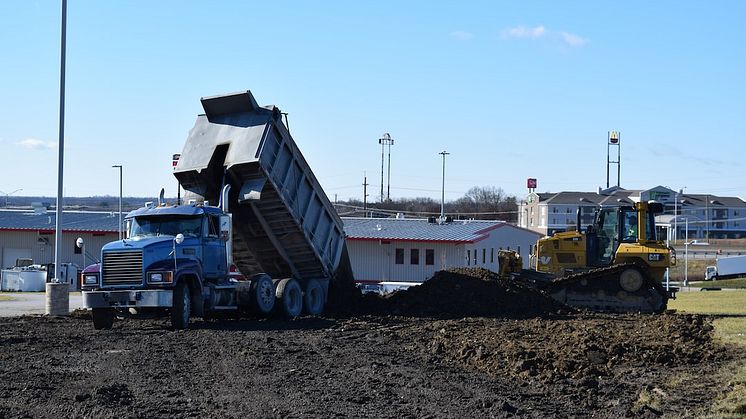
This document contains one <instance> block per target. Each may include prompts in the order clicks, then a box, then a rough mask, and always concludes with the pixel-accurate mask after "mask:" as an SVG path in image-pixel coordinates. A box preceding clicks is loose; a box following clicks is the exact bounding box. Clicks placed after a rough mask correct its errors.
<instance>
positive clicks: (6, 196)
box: [0, 189, 23, 207]
mask: <svg viewBox="0 0 746 419" xmlns="http://www.w3.org/2000/svg"><path fill="white" fill-rule="evenodd" d="M22 190H23V189H16V190H15V191H13V192H10V193H5V192H3V191H0V194H3V195H5V206H6V207H7V206H8V199H9V198H8V197H9V196H11V195H13V194H14V193H16V192H20V191H22Z"/></svg>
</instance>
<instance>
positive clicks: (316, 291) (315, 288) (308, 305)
mask: <svg viewBox="0 0 746 419" xmlns="http://www.w3.org/2000/svg"><path fill="white" fill-rule="evenodd" d="M325 300H326V298H324V288H323V287H322V286H321V283H320V282H319V281H318V280H316V279H309V280H308V282H307V283H306V289H305V290H304V291H303V311H305V312H306V313H307V314H310V315H312V316H318V315H319V314H321V313H323V312H324V302H325Z"/></svg>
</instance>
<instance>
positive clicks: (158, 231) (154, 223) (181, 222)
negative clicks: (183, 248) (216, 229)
mask: <svg viewBox="0 0 746 419" xmlns="http://www.w3.org/2000/svg"><path fill="white" fill-rule="evenodd" d="M201 232H202V218H201V217H174V216H161V217H136V218H135V219H134V220H132V224H131V227H130V234H129V236H130V238H132V237H155V236H176V235H177V234H179V233H181V234H183V235H184V237H199V236H200V235H201Z"/></svg>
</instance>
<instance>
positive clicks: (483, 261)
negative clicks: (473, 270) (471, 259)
mask: <svg viewBox="0 0 746 419" xmlns="http://www.w3.org/2000/svg"><path fill="white" fill-rule="evenodd" d="M485 263H487V249H484V248H483V249H482V265H484V264H485Z"/></svg>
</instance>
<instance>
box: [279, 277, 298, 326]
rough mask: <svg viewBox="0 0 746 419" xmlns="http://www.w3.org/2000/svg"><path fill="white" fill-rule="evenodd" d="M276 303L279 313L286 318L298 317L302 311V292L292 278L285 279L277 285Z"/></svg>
mask: <svg viewBox="0 0 746 419" xmlns="http://www.w3.org/2000/svg"><path fill="white" fill-rule="evenodd" d="M276 296H277V302H278V303H279V305H280V306H279V309H280V313H281V314H283V315H285V316H287V317H291V318H292V317H298V316H299V315H300V313H301V311H303V291H302V290H301V288H300V284H299V283H298V281H296V280H295V279H293V278H286V279H283V280H281V281H280V282H278V283H277V291H276Z"/></svg>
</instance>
